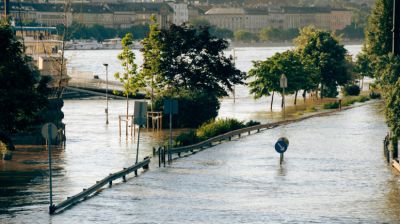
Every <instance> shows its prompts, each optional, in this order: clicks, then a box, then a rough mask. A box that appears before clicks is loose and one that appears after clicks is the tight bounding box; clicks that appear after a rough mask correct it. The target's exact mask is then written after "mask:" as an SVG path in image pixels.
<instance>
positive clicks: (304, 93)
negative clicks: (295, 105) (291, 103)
mask: <svg viewBox="0 0 400 224" xmlns="http://www.w3.org/2000/svg"><path fill="white" fill-rule="evenodd" d="M306 95H307V91H306V90H303V99H304V103H306Z"/></svg>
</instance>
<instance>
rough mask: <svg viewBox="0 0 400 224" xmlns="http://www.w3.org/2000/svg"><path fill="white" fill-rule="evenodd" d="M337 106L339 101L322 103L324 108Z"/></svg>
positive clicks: (335, 107)
mask: <svg viewBox="0 0 400 224" xmlns="http://www.w3.org/2000/svg"><path fill="white" fill-rule="evenodd" d="M337 108H339V102H331V103H326V104H324V109H337Z"/></svg>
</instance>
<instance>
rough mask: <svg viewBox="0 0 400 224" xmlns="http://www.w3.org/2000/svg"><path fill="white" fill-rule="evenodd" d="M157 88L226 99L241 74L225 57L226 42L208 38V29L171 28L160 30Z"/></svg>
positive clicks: (172, 26)
mask: <svg viewBox="0 0 400 224" xmlns="http://www.w3.org/2000/svg"><path fill="white" fill-rule="evenodd" d="M160 35H161V36H160V38H161V43H162V44H161V47H162V48H161V51H160V52H161V56H160V61H159V68H158V71H159V74H158V80H157V81H158V83H157V85H158V88H159V89H162V88H164V87H165V86H170V87H171V88H172V90H175V91H179V90H194V89H196V90H197V91H200V92H207V93H209V94H211V95H214V96H216V97H222V96H227V95H228V92H230V91H232V88H233V85H235V84H242V83H243V81H242V79H243V78H244V76H245V74H244V73H243V72H241V71H239V70H238V69H236V68H235V67H234V65H233V62H232V59H230V58H226V57H225V56H224V54H223V50H225V49H226V48H227V47H228V43H227V41H225V40H223V39H219V38H216V37H214V36H212V35H210V33H209V30H208V28H199V29H195V28H194V27H191V26H176V25H171V27H170V28H169V29H168V30H162V31H161V34H160Z"/></svg>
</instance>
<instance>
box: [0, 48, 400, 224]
mask: <svg viewBox="0 0 400 224" xmlns="http://www.w3.org/2000/svg"><path fill="white" fill-rule="evenodd" d="M347 48H348V49H349V51H350V52H352V53H354V52H357V51H359V49H360V46H353V47H349V46H347ZM287 49H289V48H288V47H287V48H285V47H283V48H271V49H269V48H262V49H258V48H254V49H253V48H242V49H237V56H238V60H237V66H238V67H239V68H240V69H241V70H243V71H248V69H249V68H250V67H251V60H257V59H264V58H265V57H269V56H270V55H272V54H273V53H274V52H281V51H284V50H287ZM254 52H257V53H254ZM70 53H71V55H72V56H73V55H74V54H75V56H74V57H75V59H79V57H83V58H86V59H87V61H84V63H85V64H84V65H83V64H79V63H78V62H80V61H81V60H75V61H74V58H73V57H72V56H71V60H70V61H72V65H75V66H77V67H82V68H83V69H85V68H88V70H93V72H95V73H96V74H99V75H100V77H101V76H102V75H104V74H101V73H102V72H103V69H104V68H102V67H101V63H102V61H101V60H102V59H106V60H110V71H111V72H112V71H113V69H116V67H113V63H114V64H115V63H117V62H116V61H113V60H111V58H115V55H116V54H117V52H116V51H94V52H93V51H92V52H87V51H86V52H85V51H83V52H77V51H72V52H70ZM96 56H97V57H96ZM139 60H140V57H139ZM96 63H98V65H99V66H97V64H96ZM85 66H86V67H85ZM116 70H117V69H116ZM236 90H237V97H238V99H237V100H236V103H235V104H234V103H233V102H232V99H231V98H227V99H223V100H222V101H221V109H220V111H219V117H234V118H237V119H240V120H250V119H253V120H258V121H261V122H262V123H267V122H273V121H277V120H280V119H282V113H281V112H280V111H281V108H280V98H279V96H277V97H276V100H275V103H274V105H273V111H272V112H269V102H270V99H269V98H262V99H259V100H254V99H253V98H252V96H249V94H248V90H247V88H245V87H244V86H238V87H237V88H236ZM290 100H291V99H290V97H289V100H288V101H290ZM301 101H302V100H299V102H300V103H299V104H300V105H298V106H296V107H292V108H289V109H288V110H287V111H293V113H292V114H291V115H288V116H287V117H288V118H293V117H296V116H297V117H298V116H299V115H298V114H297V113H296V110H297V109H301V108H302V107H303V106H302V105H301ZM131 108H133V101H132V103H131ZM104 109H105V100H104V99H99V100H67V101H65V106H64V107H63V111H64V114H65V118H64V123H65V124H66V134H67V144H66V148H65V149H57V150H54V152H53V158H54V163H55V164H54V168H55V171H54V172H53V174H54V175H55V177H54V178H53V181H54V201H55V202H56V203H58V202H60V201H62V200H64V199H66V197H67V196H71V195H74V194H76V193H79V192H81V191H82V189H83V188H87V187H89V186H91V185H93V184H94V183H95V182H96V181H97V180H99V179H101V178H103V177H104V176H107V175H108V174H109V173H113V172H116V171H119V170H121V169H122V167H127V166H128V165H131V164H132V163H133V162H134V160H135V156H136V155H135V151H136V142H135V139H132V138H128V139H126V138H125V137H124V133H123V136H122V137H119V135H118V123H117V121H118V115H119V114H124V113H125V102H124V101H120V100H111V101H110V106H109V112H110V124H109V125H108V126H106V125H105V114H104ZM381 110H382V106H381V105H380V104H379V103H378V104H376V103H375V104H371V105H367V106H362V107H359V108H355V109H351V110H348V111H343V112H340V113H337V114H335V115H332V116H329V117H320V118H313V119H309V120H305V121H302V122H299V123H295V124H291V125H288V126H284V127H280V128H276V129H272V130H269V131H265V132H262V133H260V134H256V135H252V136H248V137H245V138H242V139H240V140H235V141H232V142H228V143H224V144H222V145H218V146H216V147H214V148H211V149H208V150H206V151H202V152H200V153H197V154H195V155H192V156H190V157H187V158H183V159H180V160H177V161H175V162H174V163H173V165H172V166H170V167H168V168H162V169H158V168H157V167H155V164H156V163H157V160H153V161H152V166H151V169H150V171H148V172H146V173H145V174H144V175H141V176H140V177H139V178H135V179H134V178H132V175H130V179H129V178H128V179H129V180H128V182H127V183H125V184H117V185H114V186H113V188H111V189H106V190H104V191H102V192H101V193H100V194H99V195H98V196H96V197H94V198H91V199H90V200H87V201H85V202H83V203H80V204H78V205H76V206H75V207H73V208H71V209H68V210H66V211H65V212H64V213H62V214H59V215H57V216H52V217H50V216H49V215H48V214H47V211H48V210H47V208H48V200H49V199H48V176H47V175H48V173H47V151H46V150H45V149H40V148H39V149H29V150H26V149H20V150H17V151H16V152H15V153H14V156H13V160H12V161H7V162H4V161H0V223H1V224H2V223H93V222H96V223H162V222H166V223H189V222H190V223H239V222H243V223H249V222H250V223H285V222H292V223H299V222H320V223H357V222H361V223H376V222H378V223H382V222H387V223H398V220H400V217H399V216H400V215H399V214H400V203H399V200H400V190H399V189H400V184H399V179H400V178H399V176H396V173H395V172H392V171H391V169H390V167H388V166H387V165H386V163H385V162H384V158H383V156H382V139H383V137H384V136H385V135H386V132H387V127H386V124H385V123H384V119H383V114H382V112H381ZM142 133H143V134H142V136H141V144H140V155H139V158H140V159H142V158H143V157H145V156H148V155H150V154H151V153H152V147H153V146H156V145H159V144H163V143H164V141H165V139H166V136H165V135H166V133H165V132H152V131H147V130H146V129H144V130H143V132H142ZM281 136H286V137H288V138H289V140H290V146H289V150H288V152H287V154H286V156H285V164H284V165H283V166H282V167H280V166H279V156H278V154H277V153H276V152H275V151H274V150H273V144H274V143H275V141H276V140H277V139H278V138H279V137H281Z"/></svg>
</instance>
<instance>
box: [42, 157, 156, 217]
mask: <svg viewBox="0 0 400 224" xmlns="http://www.w3.org/2000/svg"><path fill="white" fill-rule="evenodd" d="M149 164H150V158H148V157H146V158H145V159H144V160H143V161H142V162H139V163H137V164H134V165H132V166H130V167H128V168H124V169H123V170H121V171H119V172H117V173H111V174H110V175H109V176H107V177H105V178H103V179H102V180H100V181H97V182H96V184H95V185H93V186H91V187H90V188H88V189H83V191H82V192H81V193H79V194H76V195H74V196H71V197H68V198H67V200H65V201H63V202H61V203H59V204H57V205H51V206H50V208H49V212H50V214H54V213H56V212H57V211H60V210H62V209H65V208H67V207H69V206H71V205H74V204H76V203H78V202H80V201H81V200H84V199H86V198H87V197H88V196H90V195H92V194H93V193H95V192H97V191H98V190H100V189H101V188H102V187H103V186H104V185H106V184H108V185H109V186H111V185H112V182H113V181H114V180H116V179H119V178H122V179H123V181H126V175H128V174H129V173H132V172H135V176H137V172H138V170H139V169H140V168H143V169H148V168H149Z"/></svg>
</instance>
